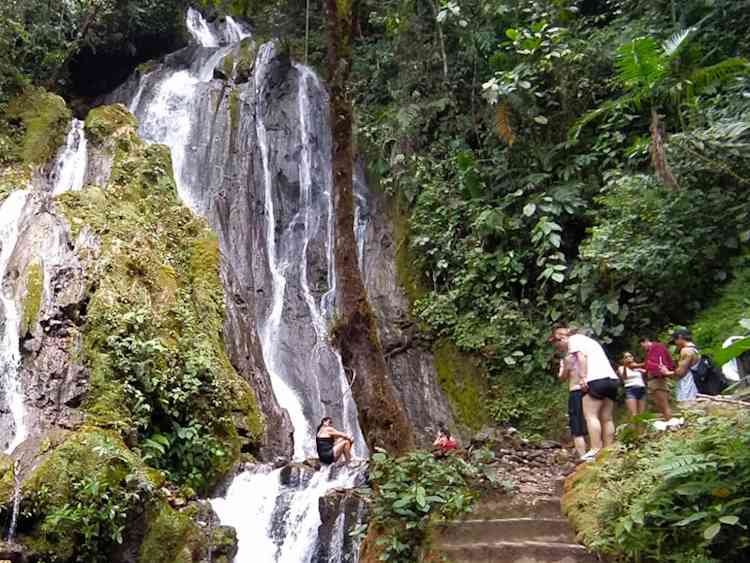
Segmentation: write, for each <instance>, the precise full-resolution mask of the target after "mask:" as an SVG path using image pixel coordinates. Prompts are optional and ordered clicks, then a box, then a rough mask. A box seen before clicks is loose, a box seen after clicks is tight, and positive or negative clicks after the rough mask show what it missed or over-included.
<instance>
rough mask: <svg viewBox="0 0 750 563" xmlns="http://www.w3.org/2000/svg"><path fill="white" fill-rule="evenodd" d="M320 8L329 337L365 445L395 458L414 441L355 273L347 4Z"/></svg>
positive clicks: (329, 1)
mask: <svg viewBox="0 0 750 563" xmlns="http://www.w3.org/2000/svg"><path fill="white" fill-rule="evenodd" d="M326 8H327V17H328V69H329V74H330V76H329V85H330V90H331V92H330V111H331V130H332V132H333V189H334V207H335V213H336V237H335V263H336V279H337V295H336V298H337V305H338V312H339V315H340V318H339V320H338V322H337V323H336V327H335V328H334V330H333V331H332V332H333V339H334V342H335V344H336V345H337V346H338V348H339V349H340V351H341V357H342V359H343V362H344V366H345V367H346V368H347V373H349V374H351V376H350V384H351V387H352V393H353V395H354V399H355V400H356V402H357V408H358V411H359V420H360V424H361V426H362V430H363V432H364V435H365V439H366V440H367V443H368V445H369V446H370V448H374V447H382V448H385V449H387V450H389V451H391V452H392V453H395V454H399V453H402V452H404V451H405V450H407V449H409V448H410V447H411V446H412V445H413V441H414V437H413V434H412V431H411V428H410V426H409V423H408V421H407V419H406V415H405V414H404V411H403V408H402V406H401V404H400V402H399V401H398V399H397V398H396V395H395V391H394V389H393V385H392V383H391V382H390V380H389V378H388V370H387V366H386V363H385V358H384V357H383V349H382V346H381V344H380V337H379V335H378V329H377V323H376V320H375V316H374V314H373V312H372V309H371V308H370V304H369V302H368V300H367V291H366V290H365V286H364V283H363V281H362V275H361V273H360V271H359V264H358V261H357V244H356V240H355V238H354V196H353V172H354V158H353V148H352V143H353V139H352V115H353V111H352V101H351V96H350V92H349V76H350V74H351V62H352V32H353V29H352V0H326Z"/></svg>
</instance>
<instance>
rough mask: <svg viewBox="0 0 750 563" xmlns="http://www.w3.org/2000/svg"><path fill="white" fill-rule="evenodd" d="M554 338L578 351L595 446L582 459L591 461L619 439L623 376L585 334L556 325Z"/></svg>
mask: <svg viewBox="0 0 750 563" xmlns="http://www.w3.org/2000/svg"><path fill="white" fill-rule="evenodd" d="M550 340H551V341H552V342H553V343H554V344H555V345H557V346H561V347H562V346H565V347H566V348H567V351H568V353H569V354H574V355H575V357H576V361H577V366H578V370H577V372H578V378H579V383H580V385H581V390H582V391H583V392H584V393H585V394H584V396H583V414H584V417H585V418H586V427H587V428H588V433H589V439H590V442H591V449H590V450H589V451H588V452H586V453H585V454H584V455H583V456H582V457H581V459H583V460H584V461H590V460H592V459H594V458H595V457H596V454H598V453H599V451H600V450H601V449H602V447H605V448H606V447H607V446H610V445H612V443H613V442H614V440H615V423H614V416H613V415H614V409H615V400H616V399H617V388H618V387H619V383H620V380H619V378H618V377H617V374H616V373H615V370H614V369H612V364H610V362H609V359H608V358H607V354H605V353H604V349H603V348H602V347H601V345H600V344H599V343H598V342H596V341H595V340H593V339H592V338H589V337H588V336H585V335H583V334H576V333H575V332H574V331H571V330H570V329H569V328H568V327H567V326H564V325H556V326H555V327H553V330H552V336H551V338H550Z"/></svg>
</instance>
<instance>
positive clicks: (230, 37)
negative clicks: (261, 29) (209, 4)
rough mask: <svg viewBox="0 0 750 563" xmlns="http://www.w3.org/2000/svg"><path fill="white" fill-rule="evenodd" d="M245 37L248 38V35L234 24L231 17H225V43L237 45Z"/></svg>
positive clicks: (238, 25)
mask: <svg viewBox="0 0 750 563" xmlns="http://www.w3.org/2000/svg"><path fill="white" fill-rule="evenodd" d="M245 37H250V33H248V32H247V31H245V29H243V27H242V26H241V25H240V24H239V23H238V22H236V21H235V20H234V19H233V18H232V17H231V16H227V22H226V27H225V29H224V40H225V41H226V42H227V43H230V44H231V43H239V42H240V41H242V40H243V39H245Z"/></svg>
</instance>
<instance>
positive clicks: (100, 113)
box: [85, 104, 137, 145]
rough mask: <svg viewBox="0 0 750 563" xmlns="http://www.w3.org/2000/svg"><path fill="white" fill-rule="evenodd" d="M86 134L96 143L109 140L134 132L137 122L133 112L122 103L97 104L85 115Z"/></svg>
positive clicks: (128, 136)
mask: <svg viewBox="0 0 750 563" xmlns="http://www.w3.org/2000/svg"><path fill="white" fill-rule="evenodd" d="M85 127H86V136H87V137H88V139H89V140H90V141H91V142H93V143H94V144H96V145H102V144H104V143H105V142H111V141H112V140H113V139H118V138H121V137H127V138H128V139H131V138H132V136H134V134H135V129H136V127H137V122H136V119H135V117H134V116H133V114H131V113H130V112H129V111H128V109H127V108H126V107H125V106H124V105H122V104H114V105H111V106H99V107H97V108H94V109H92V110H91V111H90V112H89V113H88V115H87V116H86V124H85Z"/></svg>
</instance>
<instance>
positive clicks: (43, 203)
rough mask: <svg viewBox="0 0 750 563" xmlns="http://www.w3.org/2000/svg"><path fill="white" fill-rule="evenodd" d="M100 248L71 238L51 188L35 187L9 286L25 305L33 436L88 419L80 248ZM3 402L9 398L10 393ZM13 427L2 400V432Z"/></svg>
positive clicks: (25, 367) (24, 352)
mask: <svg viewBox="0 0 750 563" xmlns="http://www.w3.org/2000/svg"><path fill="white" fill-rule="evenodd" d="M6 242H7V241H6ZM96 251H97V248H96V244H95V243H94V242H93V241H92V240H89V239H88V238H87V237H86V236H82V237H80V238H79V240H78V241H77V242H76V243H75V244H74V243H73V242H72V241H71V240H70V239H69V234H68V229H67V225H66V223H65V221H64V219H62V218H61V217H60V216H59V215H58V214H57V212H56V210H55V208H54V205H53V203H52V200H51V196H50V195H49V194H48V193H46V192H43V191H32V192H30V193H29V195H28V196H27V198H26V203H25V206H24V210H23V212H22V215H21V221H20V229H19V236H18V239H17V240H16V241H15V246H14V249H13V254H12V255H11V258H10V261H9V263H8V267H7V270H6V272H5V278H4V279H3V280H2V285H3V290H4V292H5V295H6V296H13V298H14V299H15V300H16V301H17V302H18V303H22V304H23V312H24V317H23V319H22V322H21V330H20V333H19V337H20V339H21V350H20V352H21V364H20V367H19V380H20V384H21V388H22V389H23V391H24V394H25V407H26V414H25V417H24V420H25V422H26V425H27V427H28V431H29V433H30V434H41V433H44V432H47V431H48V430H49V429H50V428H51V427H54V426H58V427H63V428H72V427H75V426H76V425H78V424H80V422H81V421H82V415H81V413H80V412H79V411H78V407H79V406H80V404H81V402H82V401H83V399H84V397H85V394H86V391H87V388H88V373H87V370H86V369H85V368H84V367H83V366H82V365H81V364H80V363H79V361H78V360H77V359H76V354H77V350H78V349H79V347H80V328H81V326H82V325H83V323H84V321H85V309H86V287H85V285H86V281H85V275H84V264H82V263H81V260H80V259H79V252H83V253H85V254H87V255H88V256H89V257H91V258H92V259H93V257H95V256H96ZM0 308H1V307H0ZM2 400H3V403H5V397H3V399H2ZM14 432H15V429H14V428H13V422H12V417H11V415H10V412H9V409H8V408H7V406H6V405H5V404H3V408H2V411H0V435H2V436H8V437H9V436H12V435H13V434H14Z"/></svg>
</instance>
